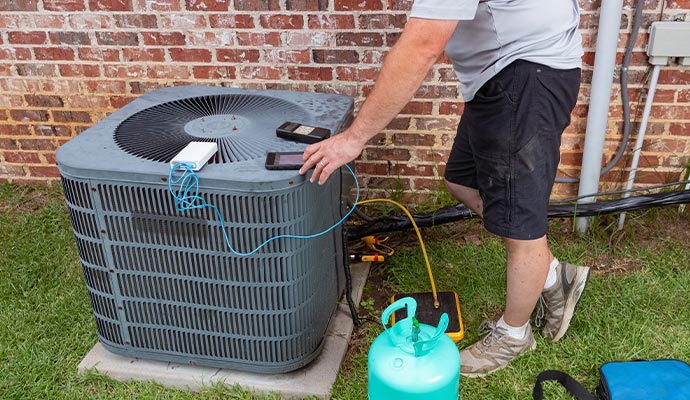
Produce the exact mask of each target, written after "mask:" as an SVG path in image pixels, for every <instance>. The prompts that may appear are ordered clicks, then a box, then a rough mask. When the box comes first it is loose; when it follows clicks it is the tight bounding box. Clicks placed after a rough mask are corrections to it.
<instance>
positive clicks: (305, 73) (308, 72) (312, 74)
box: [288, 67, 333, 81]
mask: <svg viewBox="0 0 690 400" xmlns="http://www.w3.org/2000/svg"><path fill="white" fill-rule="evenodd" d="M288 79H290V80H296V81H330V80H332V79H333V68H328V67H288Z"/></svg>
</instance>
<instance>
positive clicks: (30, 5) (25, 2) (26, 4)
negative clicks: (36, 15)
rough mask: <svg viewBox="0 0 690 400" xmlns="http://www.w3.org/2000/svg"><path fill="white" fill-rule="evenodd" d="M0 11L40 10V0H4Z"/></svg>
mask: <svg viewBox="0 0 690 400" xmlns="http://www.w3.org/2000/svg"><path fill="white" fill-rule="evenodd" d="M0 11H38V0H3V1H2V2H0Z"/></svg>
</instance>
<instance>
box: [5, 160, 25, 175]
mask: <svg viewBox="0 0 690 400" xmlns="http://www.w3.org/2000/svg"><path fill="white" fill-rule="evenodd" d="M0 175H11V176H24V175H26V170H25V169H24V167H23V166H21V165H11V164H7V163H1V164H0Z"/></svg>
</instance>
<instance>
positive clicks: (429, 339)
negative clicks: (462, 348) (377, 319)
mask: <svg viewBox="0 0 690 400" xmlns="http://www.w3.org/2000/svg"><path fill="white" fill-rule="evenodd" d="M403 307H407V318H405V319H403V320H400V321H398V322H397V323H396V324H395V325H393V327H391V328H388V321H389V319H390V317H391V315H392V314H393V313H394V312H396V311H397V310H399V309H401V308H403ZM416 310H417V302H416V301H415V300H414V299H413V298H411V297H404V298H402V299H400V300H398V301H396V302H395V303H393V304H391V305H390V306H388V308H386V309H385V310H384V311H383V314H382V315H381V320H382V323H383V327H384V331H383V333H381V335H379V337H377V338H376V340H374V343H372V345H371V348H370V349H369V359H368V367H369V372H368V376H369V385H368V391H369V400H457V399H458V395H459V390H460V352H459V351H458V348H457V346H456V345H455V343H454V342H453V340H452V339H451V338H450V337H448V335H446V334H445V331H446V328H447V327H448V315H447V314H443V315H441V318H440V320H439V323H438V327H433V326H430V325H426V324H420V323H419V322H417V319H416V318H415V312H416Z"/></svg>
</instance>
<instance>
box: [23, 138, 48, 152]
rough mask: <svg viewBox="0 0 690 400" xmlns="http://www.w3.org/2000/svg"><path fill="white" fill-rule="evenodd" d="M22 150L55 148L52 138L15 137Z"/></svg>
mask: <svg viewBox="0 0 690 400" xmlns="http://www.w3.org/2000/svg"><path fill="white" fill-rule="evenodd" d="M17 142H18V143H19V145H20V146H21V148H22V149H23V150H55V147H56V146H55V143H54V142H53V139H43V138H40V139H39V138H33V139H17Z"/></svg>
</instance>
